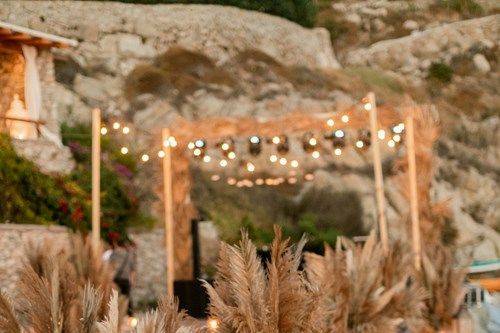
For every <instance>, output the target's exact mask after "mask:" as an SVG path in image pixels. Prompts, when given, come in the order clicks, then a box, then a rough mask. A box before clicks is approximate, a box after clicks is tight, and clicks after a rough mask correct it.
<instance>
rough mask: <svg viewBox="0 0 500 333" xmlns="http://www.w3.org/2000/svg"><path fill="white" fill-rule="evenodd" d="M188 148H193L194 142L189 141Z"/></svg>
mask: <svg viewBox="0 0 500 333" xmlns="http://www.w3.org/2000/svg"><path fill="white" fill-rule="evenodd" d="M188 148H189V149H191V150H193V149H194V142H190V143H188Z"/></svg>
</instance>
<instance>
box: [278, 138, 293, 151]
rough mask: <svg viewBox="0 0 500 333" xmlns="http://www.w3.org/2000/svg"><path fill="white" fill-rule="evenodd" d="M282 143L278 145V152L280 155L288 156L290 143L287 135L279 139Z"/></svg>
mask: <svg viewBox="0 0 500 333" xmlns="http://www.w3.org/2000/svg"><path fill="white" fill-rule="evenodd" d="M279 139H280V141H279V143H278V146H277V147H276V150H277V151H278V153H280V154H287V153H288V151H289V150H290V144H289V142H288V137H287V136H286V135H281V136H280V137H279Z"/></svg>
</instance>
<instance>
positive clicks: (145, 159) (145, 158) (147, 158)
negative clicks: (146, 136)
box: [141, 154, 149, 162]
mask: <svg viewBox="0 0 500 333" xmlns="http://www.w3.org/2000/svg"><path fill="white" fill-rule="evenodd" d="M141 160H142V161H143V162H147V161H149V155H148V154H144V155H142V156H141Z"/></svg>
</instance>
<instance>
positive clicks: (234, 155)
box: [227, 151, 236, 160]
mask: <svg viewBox="0 0 500 333" xmlns="http://www.w3.org/2000/svg"><path fill="white" fill-rule="evenodd" d="M227 157H228V158H229V159H230V160H234V159H235V158H236V153H235V152H234V151H230V152H229V153H228V154H227Z"/></svg>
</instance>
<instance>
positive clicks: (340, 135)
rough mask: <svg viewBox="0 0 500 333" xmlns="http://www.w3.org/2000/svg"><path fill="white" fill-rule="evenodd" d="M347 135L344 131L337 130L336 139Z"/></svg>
mask: <svg viewBox="0 0 500 333" xmlns="http://www.w3.org/2000/svg"><path fill="white" fill-rule="evenodd" d="M344 135H345V133H344V131H343V130H336V131H335V137H336V138H343V137H344Z"/></svg>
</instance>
